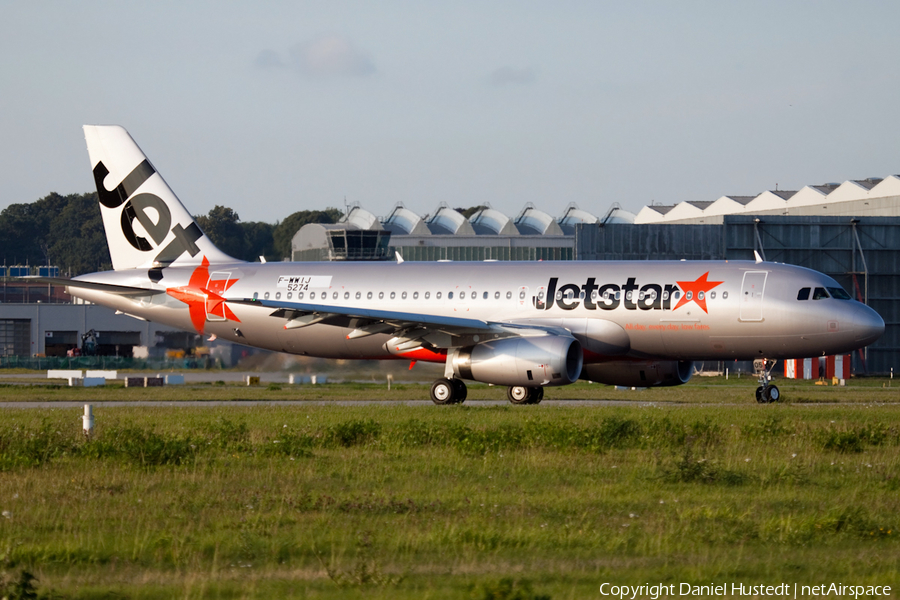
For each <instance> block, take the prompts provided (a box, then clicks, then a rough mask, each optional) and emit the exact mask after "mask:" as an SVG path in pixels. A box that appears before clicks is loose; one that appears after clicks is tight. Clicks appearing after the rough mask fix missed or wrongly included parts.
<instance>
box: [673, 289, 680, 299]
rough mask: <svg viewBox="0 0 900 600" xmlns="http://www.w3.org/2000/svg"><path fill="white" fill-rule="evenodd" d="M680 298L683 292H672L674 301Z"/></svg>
mask: <svg viewBox="0 0 900 600" xmlns="http://www.w3.org/2000/svg"><path fill="white" fill-rule="evenodd" d="M680 297H681V292H679V291H678V290H675V291H674V292H672V299H673V300H678V299H679V298H680Z"/></svg>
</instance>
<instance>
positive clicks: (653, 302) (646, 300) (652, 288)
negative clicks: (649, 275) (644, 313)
mask: <svg viewBox="0 0 900 600" xmlns="http://www.w3.org/2000/svg"><path fill="white" fill-rule="evenodd" d="M641 295H642V296H643V299H640V298H639V299H638V308H640V309H641V310H651V309H654V310H659V309H660V307H661V306H662V304H661V302H662V288H661V287H660V286H659V285H657V284H655V283H648V284H647V285H645V286H644V287H642V288H641Z"/></svg>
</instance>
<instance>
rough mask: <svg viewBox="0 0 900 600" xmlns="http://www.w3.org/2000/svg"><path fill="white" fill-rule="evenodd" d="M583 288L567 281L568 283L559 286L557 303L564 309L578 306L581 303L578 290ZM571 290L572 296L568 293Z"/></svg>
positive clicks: (572, 308)
mask: <svg viewBox="0 0 900 600" xmlns="http://www.w3.org/2000/svg"><path fill="white" fill-rule="evenodd" d="M580 289H581V288H579V287H578V286H577V285H575V284H574V283H567V284H566V285H564V286H562V287H561V288H559V294H558V295H559V300H557V301H556V305H557V306H559V307H560V308H561V309H563V310H574V309H576V308H578V305H579V304H581V302H579V300H578V292H579V290H580ZM569 292H571V293H572V294H571V296H568V293H569Z"/></svg>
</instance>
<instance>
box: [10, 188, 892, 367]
mask: <svg viewBox="0 0 900 600" xmlns="http://www.w3.org/2000/svg"><path fill="white" fill-rule="evenodd" d="M754 250H755V251H757V252H759V253H760V255H761V256H763V257H764V258H765V259H766V260H769V261H775V262H784V263H791V264H796V265H801V266H805V267H809V268H811V269H815V270H817V271H821V272H823V273H827V274H829V275H831V276H832V277H834V278H835V279H836V280H837V281H838V282H839V283H840V284H841V285H842V286H843V287H844V288H845V289H846V290H847V291H848V292H850V293H851V294H853V295H854V297H856V298H858V299H860V300H861V301H863V302H865V303H866V304H869V305H870V306H872V308H874V309H875V310H877V311H878V313H879V314H881V316H882V317H883V318H884V320H885V325H886V328H885V334H884V336H883V337H882V338H881V339H880V340H878V341H877V342H876V343H875V344H873V345H872V346H870V347H869V348H868V349H867V351H866V353H864V354H861V355H859V354H858V355H854V359H853V368H854V372H856V373H889V372H891V369H892V368H897V367H900V176H889V177H886V178H883V179H878V178H871V179H865V180H855V181H846V182H844V183H842V184H823V185H812V186H806V187H804V188H803V189H801V190H799V191H783V190H774V191H764V192H762V193H761V194H758V195H756V196H722V197H721V198H718V199H717V200H715V201H689V202H682V203H680V204H677V205H669V206H660V205H650V206H645V207H644V208H643V209H641V210H640V211H639V212H638V213H637V214H636V215H635V214H632V213H629V212H627V211H624V210H622V209H621V208H619V207H618V205H615V204H614V205H613V206H612V208H610V209H609V210H608V211H606V213H605V214H604V215H603V216H601V217H598V216H595V215H593V214H591V213H589V212H587V211H584V210H581V209H579V208H578V207H577V206H576V205H574V204H570V205H569V206H568V207H567V208H566V209H565V210H564V212H563V213H562V214H561V215H560V216H559V217H553V216H551V215H549V214H548V213H545V212H543V211H540V210H538V209H537V208H535V207H534V206H532V205H526V206H525V207H524V208H523V209H522V211H521V212H520V213H519V214H518V215H517V216H516V217H514V218H510V217H509V216H507V215H505V214H503V213H501V212H500V211H497V210H494V209H492V208H490V207H485V208H484V209H482V210H480V211H478V212H476V213H475V214H473V215H472V216H471V217H469V218H466V217H465V216H463V215H462V214H460V213H459V212H458V211H456V210H453V209H452V208H449V207H448V206H446V205H441V206H438V207H437V209H436V210H435V211H434V212H433V213H431V214H429V215H425V216H419V215H418V214H416V213H415V212H413V211H411V210H409V209H407V208H405V207H404V206H403V205H402V204H398V205H397V206H395V207H394V209H393V211H392V212H391V213H390V214H389V215H388V216H387V217H383V218H378V217H375V216H374V215H373V214H371V213H369V212H368V211H366V210H364V209H362V208H360V207H359V206H355V207H352V208H351V209H350V210H349V211H348V212H347V214H346V215H344V217H343V218H342V220H341V222H340V223H337V224H333V225H317V224H309V225H305V226H304V227H302V228H301V229H300V230H299V231H298V232H297V233H296V234H295V235H294V238H293V242H292V256H291V259H292V260H393V259H394V257H395V254H396V253H397V252H399V254H400V255H401V256H402V257H403V259H404V260H413V261H437V260H457V261H464V260H469V261H481V260H680V259H686V260H723V259H730V260H736V259H751V258H752V257H753V251H754ZM8 274H11V273H7V272H0V275H4V276H5V275H8ZM35 274H37V273H35ZM3 282H4V283H3V304H0V356H10V355H18V356H33V355H35V354H38V355H43V354H58V353H63V354H64V352H65V351H66V350H67V349H69V348H72V347H73V346H74V345H75V344H77V342H78V341H79V340H80V339H81V336H82V335H84V334H85V333H87V332H88V331H90V330H92V329H93V330H94V331H97V332H99V333H100V336H99V338H98V343H99V344H100V345H101V346H102V349H101V350H102V351H103V352H104V353H109V354H113V353H115V354H119V355H125V356H131V355H132V354H133V352H134V349H135V348H137V349H138V352H139V353H140V354H144V353H147V354H149V355H150V356H154V355H156V356H159V355H160V354H162V353H164V350H165V349H166V348H173V347H191V346H192V345H200V344H202V343H203V340H202V339H199V338H198V339H193V338H197V336H192V334H184V333H178V332H176V331H175V330H172V329H171V328H169V327H166V326H162V325H157V324H154V323H147V322H142V321H136V320H134V319H132V318H130V317H127V316H125V315H116V314H115V313H114V312H113V311H111V310H109V309H106V308H104V307H100V306H93V305H85V304H76V303H73V302H72V298H71V297H69V296H67V295H65V294H64V293H62V289H60V288H50V289H48V288H47V286H30V287H29V288H27V289H25V290H22V289H20V288H16V285H17V284H12V283H9V280H8V278H6V277H3ZM179 336H181V337H184V338H185V339H184V340H181V339H180V337H179ZM188 337H191V338H192V339H187V338H188ZM215 343H218V341H217V342H215ZM223 351H224V352H225V353H227V354H229V355H230V356H232V357H236V356H240V353H241V349H240V347H239V348H231V349H229V350H226V349H224V348H223Z"/></svg>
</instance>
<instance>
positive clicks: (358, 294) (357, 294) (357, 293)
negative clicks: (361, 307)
mask: <svg viewBox="0 0 900 600" xmlns="http://www.w3.org/2000/svg"><path fill="white" fill-rule="evenodd" d="M360 298H362V292H356V299H357V300H359V299H360Z"/></svg>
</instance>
